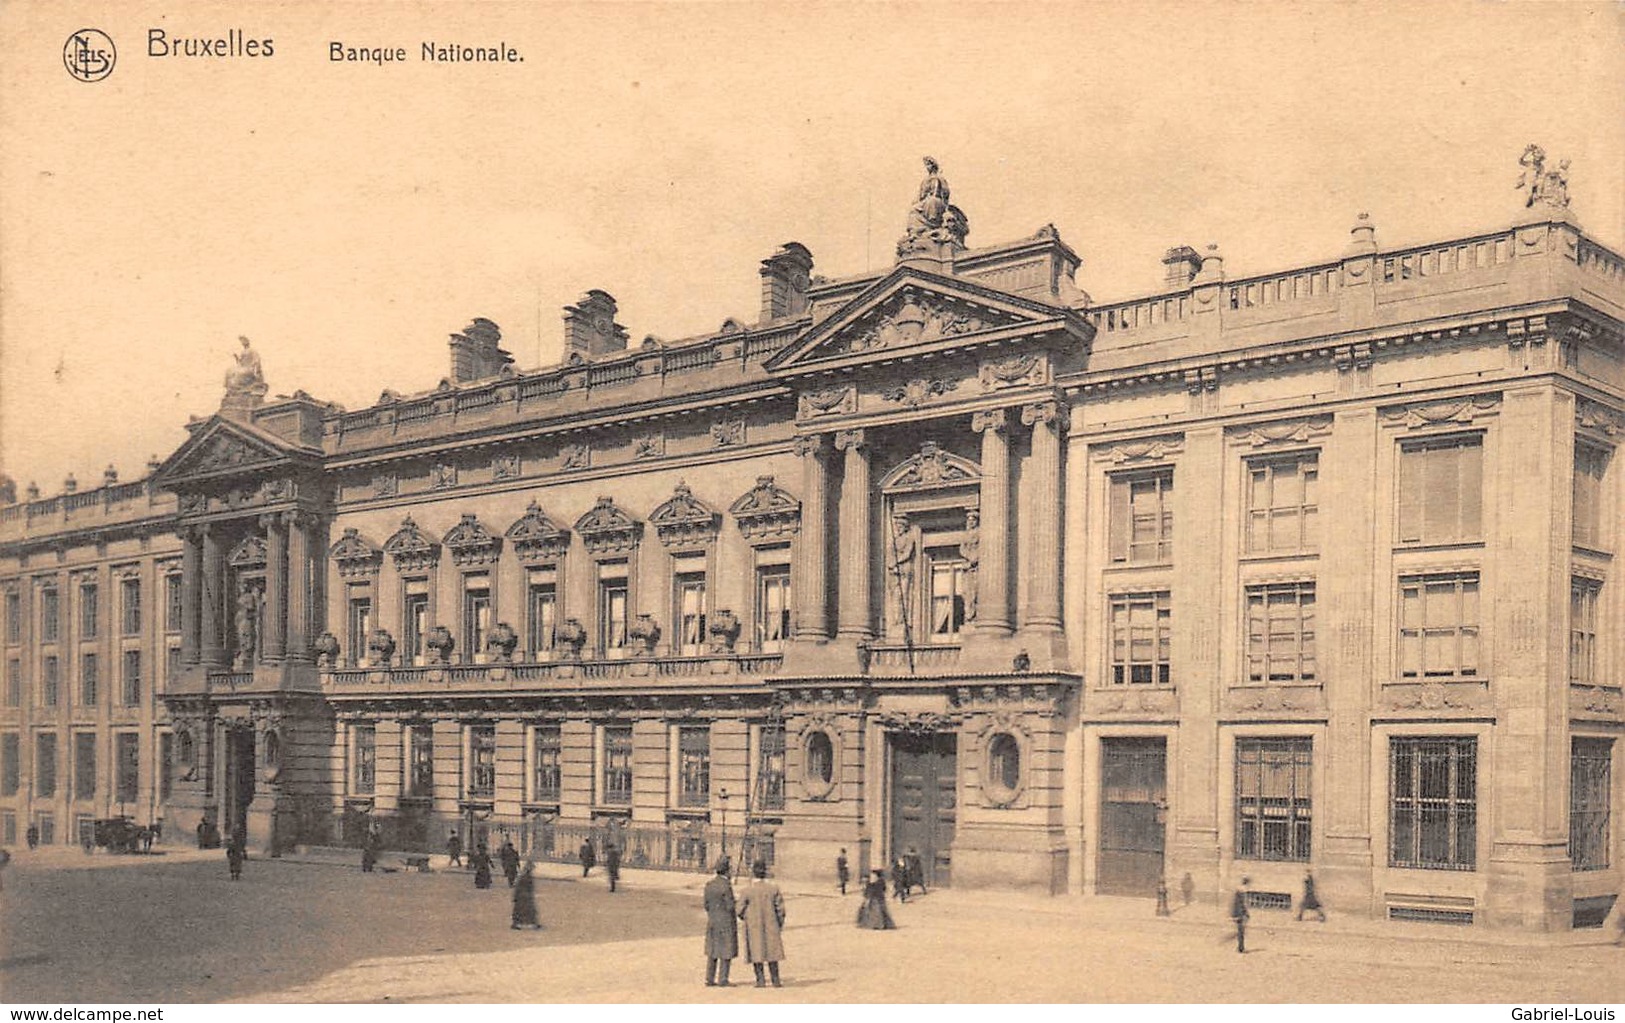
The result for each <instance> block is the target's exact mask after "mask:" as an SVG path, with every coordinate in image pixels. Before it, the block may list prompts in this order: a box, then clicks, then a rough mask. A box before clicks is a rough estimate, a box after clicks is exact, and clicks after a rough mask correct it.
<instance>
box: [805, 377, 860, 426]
mask: <svg viewBox="0 0 1625 1023" xmlns="http://www.w3.org/2000/svg"><path fill="white" fill-rule="evenodd" d="M800 404H801V418H803V419H811V418H813V417H816V416H836V415H844V414H846V413H849V412H856V411H857V410H858V389H857V388H856V387H855V386H853V385H851V384H847V385H845V386H843V387H831V388H828V389H827V390H823V391H807V392H805V393H804V394H802V396H801V403H800Z"/></svg>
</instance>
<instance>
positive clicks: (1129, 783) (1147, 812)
mask: <svg viewBox="0 0 1625 1023" xmlns="http://www.w3.org/2000/svg"><path fill="white" fill-rule="evenodd" d="M1167 815H1168V748H1167V744H1166V742H1165V740H1163V739H1126V738H1106V739H1101V740H1100V861H1099V867H1100V872H1099V875H1098V877H1097V879H1096V889H1097V890H1098V891H1099V892H1100V893H1101V894H1102V895H1154V894H1156V890H1157V881H1158V880H1159V879H1160V878H1161V877H1162V871H1163V848H1164V845H1165V840H1166V826H1167V823H1166V818H1167Z"/></svg>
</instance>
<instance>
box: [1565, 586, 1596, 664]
mask: <svg viewBox="0 0 1625 1023" xmlns="http://www.w3.org/2000/svg"><path fill="white" fill-rule="evenodd" d="M1601 595H1602V583H1600V582H1597V581H1596V580H1594V579H1579V578H1575V579H1572V580H1570V583H1569V681H1570V682H1571V683H1574V684H1576V685H1593V684H1595V683H1596V682H1597V680H1598V678H1599V676H1598V674H1597V598H1598V597H1600V596H1601Z"/></svg>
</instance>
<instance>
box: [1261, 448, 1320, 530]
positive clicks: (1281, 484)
mask: <svg viewBox="0 0 1625 1023" xmlns="http://www.w3.org/2000/svg"><path fill="white" fill-rule="evenodd" d="M1319 482H1320V456H1319V455H1318V454H1316V453H1315V452H1312V451H1311V452H1306V453H1303V454H1297V455H1287V456H1284V457H1280V458H1256V459H1252V460H1250V461H1248V463H1247V553H1249V554H1268V553H1272V552H1283V551H1286V552H1290V551H1308V550H1314V549H1315V548H1316V547H1318V546H1319V541H1320V532H1319V529H1318V528H1317V518H1318V515H1319V512H1320V498H1319V495H1318V490H1319Z"/></svg>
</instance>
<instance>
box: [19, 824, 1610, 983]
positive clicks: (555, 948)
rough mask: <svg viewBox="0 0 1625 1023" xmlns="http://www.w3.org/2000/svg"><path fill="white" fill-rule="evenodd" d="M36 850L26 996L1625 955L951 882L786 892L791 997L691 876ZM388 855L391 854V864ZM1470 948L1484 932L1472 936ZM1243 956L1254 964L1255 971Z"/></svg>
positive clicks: (1508, 962)
mask: <svg viewBox="0 0 1625 1023" xmlns="http://www.w3.org/2000/svg"><path fill="white" fill-rule="evenodd" d="M204 856H205V854H199V853H195V852H185V853H180V854H178V855H173V856H167V857H163V858H161V859H157V858H155V859H151V860H131V859H119V858H113V857H101V856H98V857H95V858H93V859H90V860H85V859H83V858H82V857H81V854H78V853H72V854H67V853H53V854H51V855H49V856H48V855H46V854H38V855H36V856H33V857H31V856H30V855H29V854H27V853H22V854H19V855H18V856H17V858H16V860H15V861H14V863H13V868H12V869H9V870H8V871H7V872H6V877H5V884H6V888H5V892H4V895H3V896H0V897H3V898H4V900H5V901H4V904H3V914H0V985H3V986H0V995H3V997H4V999H5V1000H6V1001H8V1002H31V1001H32V1002H48V1001H77V1002H105V1001H122V1002H139V1001H228V1000H239V1001H254V1002H258V1001H319V1002H344V1001H403V1002H405V1001H415V1002H441V1001H470V1002H479V1001H499V1002H501V1001H539V1002H614V1001H642V1002H718V1003H729V1002H737V1003H741V1004H748V1003H754V1002H758V1001H760V1002H771V1001H781V1002H782V1001H791V1002H950V1001H994V1002H1078V1001H1082V1002H1096V1001H1099V1002H1124V1001H1132V1002H1138V1001H1178V1002H1204V1001H1242V1002H1254V1001H1256V1002H1282V1001H1305V1002H1317V1001H1350V1002H1391V1001H1399V1002H1407V1001H1431V1002H1457V1001H1471V1002H1514V1001H1520V1002H1528V1001H1564V1002H1582V1003H1583V1002H1619V1001H1621V1000H1625V949H1622V948H1618V947H1614V946H1611V945H1607V944H1603V943H1602V942H1604V941H1605V940H1606V938H1608V937H1610V936H1611V932H1603V931H1591V932H1580V933H1578V934H1575V935H1567V936H1561V938H1560V939H1556V940H1551V941H1546V942H1541V943H1537V944H1532V945H1531V944H1518V943H1514V942H1512V941H1510V940H1508V939H1506V938H1504V937H1502V936H1499V935H1496V934H1492V933H1487V932H1471V931H1461V930H1457V929H1454V928H1448V927H1436V926H1428V925H1416V924H1411V925H1399V924H1383V923H1374V922H1369V921H1361V922H1346V921H1340V920H1339V919H1338V917H1337V914H1336V912H1335V907H1334V909H1333V918H1332V923H1331V924H1329V925H1319V924H1313V923H1302V924H1300V923H1296V922H1294V921H1293V920H1292V918H1291V916H1290V915H1289V914H1285V913H1269V912H1263V911H1260V912H1259V913H1256V914H1255V915H1254V926H1253V927H1252V928H1251V929H1250V931H1249V938H1248V942H1249V952H1248V954H1247V955H1246V956H1245V957H1238V956H1237V954H1236V953H1235V951H1234V948H1233V943H1232V940H1231V937H1230V931H1229V928H1228V926H1227V923H1226V921H1224V920H1222V919H1221V917H1220V915H1219V913H1218V912H1217V911H1216V910H1214V909H1212V908H1211V907H1206V906H1193V907H1190V908H1187V909H1183V910H1179V911H1177V912H1176V913H1175V914H1174V916H1173V917H1172V918H1170V919H1166V920H1159V919H1157V918H1156V917H1155V916H1153V915H1152V912H1151V905H1150V903H1148V902H1142V901H1138V900H1128V899H1104V898H1097V899H1079V898H1061V899H1044V898H1039V897H1033V896H1025V895H999V894H996V893H989V892H962V891H937V892H932V893H931V894H930V895H928V896H923V897H916V898H914V899H912V900H911V901H910V902H909V903H907V904H906V905H895V904H894V906H893V911H894V914H895V915H896V917H897V920H898V930H896V931H890V932H879V931H864V930H858V929H857V928H855V927H853V926H852V917H853V914H855V912H856V910H857V906H858V898H857V896H856V895H855V894H854V895H848V896H847V897H845V898H844V899H843V898H841V897H840V896H839V895H838V894H837V893H835V892H834V891H815V890H812V889H810V888H807V887H805V886H800V885H793V884H792V885H788V886H787V888H786V896H787V901H788V904H789V908H788V913H789V923H788V927H787V932H786V935H785V944H786V952H787V959H786V962H785V966H784V976H785V988H784V989H783V990H781V991H774V990H771V989H769V990H766V991H758V990H756V989H755V988H753V987H751V986H750V969H749V967H748V966H747V965H746V964H744V963H743V962H742V961H740V962H736V963H735V965H734V980H735V983H736V984H739V983H740V981H743V982H744V984H743V986H736V987H734V988H731V989H708V988H706V987H704V986H702V984H701V983H700V980H701V976H702V973H703V968H704V960H703V957H702V955H701V948H700V934H701V932H702V929H703V919H704V917H703V913H702V912H701V909H700V897H699V889H700V887H701V885H702V883H703V881H704V879H703V878H701V877H698V876H695V875H681V874H662V873H650V872H629V873H628V875H627V877H626V879H625V883H624V884H623V891H621V892H620V893H618V894H615V895H610V894H609V893H608V891H607V888H606V885H605V882H604V880H603V879H602V878H601V877H600V876H599V875H598V872H595V873H594V876H593V877H592V878H591V879H589V880H588V881H585V882H583V881H582V880H581V879H580V877H579V876H578V875H579V871H574V870H572V869H570V868H568V867H566V866H559V865H544V866H542V867H539V868H538V874H539V875H540V876H545V878H546V880H545V881H544V882H542V883H539V884H538V886H537V894H538V902H539V905H540V907H541V915H542V920H543V923H544V925H545V929H544V930H542V931H540V932H515V931H512V930H510V929H509V928H508V926H507V924H508V912H509V900H508V897H507V891H506V889H505V888H504V887H502V882H501V879H500V878H499V879H498V882H497V884H498V887H497V888H496V889H494V890H492V891H489V892H478V891H475V890H474V889H473V888H472V886H471V883H470V879H469V876H468V875H467V874H466V873H460V872H455V871H453V872H445V871H442V872H438V873H435V874H432V875H419V874H410V873H404V872H402V873H380V874H375V875H370V876H368V875H363V874H361V873H360V872H359V871H358V870H357V869H355V868H354V867H351V866H345V865H339V864H331V863H313V862H289V861H259V860H256V861H251V862H250V863H249V865H248V869H247V871H246V873H245V876H244V879H243V881H242V882H240V883H238V884H233V883H232V882H231V881H229V880H228V879H227V876H226V869H225V863H224V861H223V859H221V858H218V857H217V856H216V855H215V854H207V858H203V857H204ZM386 862H388V861H386ZM1465 938H1472V939H1473V940H1471V941H1467V940H1463V939H1465ZM1243 967H1244V968H1243Z"/></svg>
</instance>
